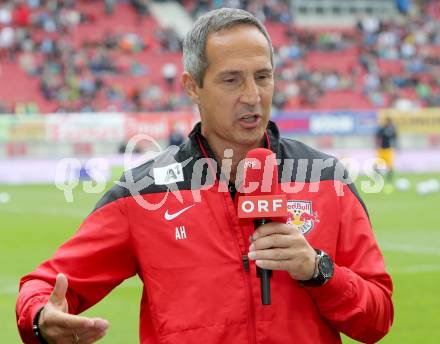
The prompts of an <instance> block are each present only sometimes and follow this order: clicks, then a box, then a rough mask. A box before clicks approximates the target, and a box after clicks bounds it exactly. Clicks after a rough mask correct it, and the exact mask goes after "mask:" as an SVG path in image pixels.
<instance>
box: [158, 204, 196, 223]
mask: <svg viewBox="0 0 440 344" xmlns="http://www.w3.org/2000/svg"><path fill="white" fill-rule="evenodd" d="M194 206H195V204H191V205H190V206H188V207H186V208H183V209H182V210H179V211H178V212H177V213H174V214H170V213H168V209H167V211H166V212H165V214H164V217H165V220H167V221H171V220H173V219H175V218H176V217H177V216H179V215H181V214H183V213H184V212H185V211H187V210H188V209H189V208H192V207H194Z"/></svg>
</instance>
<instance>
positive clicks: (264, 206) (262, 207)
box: [258, 199, 269, 212]
mask: <svg viewBox="0 0 440 344" xmlns="http://www.w3.org/2000/svg"><path fill="white" fill-rule="evenodd" d="M268 207H269V202H268V201H266V200H264V199H261V200H258V212H263V211H265V212H268V211H269V209H268Z"/></svg>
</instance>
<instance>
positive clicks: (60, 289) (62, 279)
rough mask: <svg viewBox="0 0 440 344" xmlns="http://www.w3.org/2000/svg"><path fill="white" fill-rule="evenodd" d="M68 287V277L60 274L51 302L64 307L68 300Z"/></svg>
mask: <svg viewBox="0 0 440 344" xmlns="http://www.w3.org/2000/svg"><path fill="white" fill-rule="evenodd" d="M67 287H68V282H67V277H66V276H64V275H63V274H58V275H57V279H56V281H55V286H54V288H53V291H52V294H51V295H50V298H49V302H52V303H53V304H54V305H55V306H63V305H64V301H65V299H66V293H67Z"/></svg>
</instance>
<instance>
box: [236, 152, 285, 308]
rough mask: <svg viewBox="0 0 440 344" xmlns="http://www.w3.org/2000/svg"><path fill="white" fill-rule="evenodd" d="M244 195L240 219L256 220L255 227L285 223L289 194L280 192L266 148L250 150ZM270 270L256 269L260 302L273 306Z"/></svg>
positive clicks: (272, 156) (273, 159)
mask: <svg viewBox="0 0 440 344" xmlns="http://www.w3.org/2000/svg"><path fill="white" fill-rule="evenodd" d="M240 191H241V193H242V195H241V196H239V198H238V217H239V218H242V219H253V220H254V221H253V222H254V228H258V227H259V226H261V225H263V224H265V223H267V222H269V221H279V222H285V221H286V218H287V214H288V212H287V201H286V195H284V194H281V193H279V192H278V166H277V161H276V157H275V154H274V153H273V152H272V151H271V150H269V149H265V148H257V149H253V150H250V151H249V152H248V154H247V155H246V158H245V162H244V178H243V187H242V189H241V190H240ZM271 272H272V271H271V270H266V269H260V268H258V267H257V275H258V277H260V281H261V302H262V304H263V305H270V276H271Z"/></svg>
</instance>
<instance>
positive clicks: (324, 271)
mask: <svg viewBox="0 0 440 344" xmlns="http://www.w3.org/2000/svg"><path fill="white" fill-rule="evenodd" d="M315 251H316V257H315V271H314V273H313V276H312V278H311V279H309V280H307V281H300V283H301V284H302V285H304V286H306V287H319V286H322V285H324V284H326V283H327V282H328V281H329V280H330V278H332V277H333V272H334V267H333V261H332V259H331V258H330V256H329V255H328V254H327V253H325V252H324V251H321V250H318V249H316V248H315Z"/></svg>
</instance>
